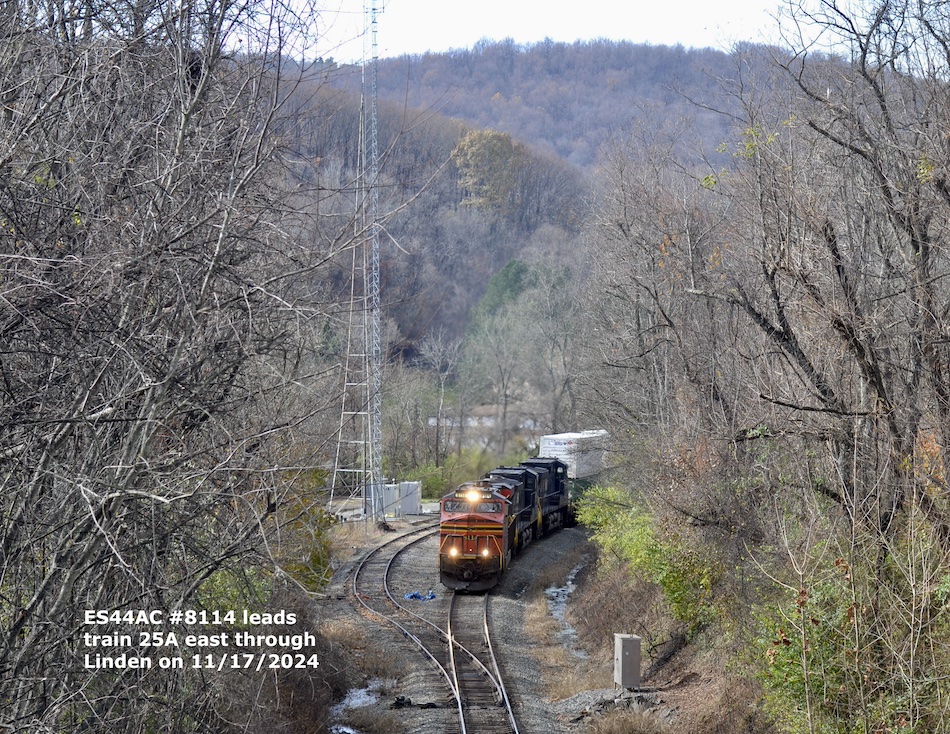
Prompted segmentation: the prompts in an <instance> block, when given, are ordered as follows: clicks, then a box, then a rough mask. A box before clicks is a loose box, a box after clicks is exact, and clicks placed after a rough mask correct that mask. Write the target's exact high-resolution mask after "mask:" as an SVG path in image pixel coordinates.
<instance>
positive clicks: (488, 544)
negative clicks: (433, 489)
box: [439, 480, 516, 591]
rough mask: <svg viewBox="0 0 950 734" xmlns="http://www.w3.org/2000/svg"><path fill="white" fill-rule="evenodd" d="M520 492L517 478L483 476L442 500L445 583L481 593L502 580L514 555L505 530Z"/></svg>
mask: <svg viewBox="0 0 950 734" xmlns="http://www.w3.org/2000/svg"><path fill="white" fill-rule="evenodd" d="M515 490H516V487H515V483H514V482H506V481H488V480H482V481H479V482H469V483H466V484H463V485H461V486H460V487H459V488H458V489H457V490H455V491H454V492H452V493H450V494H447V495H446V496H445V497H443V498H442V501H441V505H442V507H441V525H440V532H439V577H440V581H441V582H442V584H443V585H444V586H446V587H448V588H450V589H459V590H461V589H465V590H468V591H481V590H485V589H490V588H491V587H493V586H495V585H496V584H497V583H498V580H499V579H500V578H501V574H502V572H503V571H504V570H505V568H506V567H507V565H508V561H509V560H510V558H511V555H510V552H509V543H508V539H507V532H506V530H507V526H508V522H507V517H508V514H509V513H508V509H509V507H510V505H511V500H510V497H511V496H512V494H513V493H514V492H515ZM506 494H507V495H508V496H507V497H506V496H505V495H506Z"/></svg>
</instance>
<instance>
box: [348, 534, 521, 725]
mask: <svg viewBox="0 0 950 734" xmlns="http://www.w3.org/2000/svg"><path fill="white" fill-rule="evenodd" d="M437 533H438V527H437V526H426V527H423V528H419V529H418V530H415V531H411V532H409V533H407V534H405V535H402V536H399V537H397V538H393V539H392V540H390V541H388V542H386V543H384V544H383V545H381V546H379V547H378V548H376V549H375V550H374V551H372V552H371V553H369V554H368V555H367V556H366V558H364V559H363V561H362V562H361V563H360V564H359V565H358V566H357V568H356V570H355V572H354V574H353V595H354V597H355V598H356V600H357V601H358V602H359V603H360V604H361V605H362V606H363V607H364V608H365V609H366V610H368V611H369V612H370V613H371V614H372V615H373V616H375V617H376V618H378V619H380V620H381V621H383V622H385V623H387V624H389V625H391V626H393V627H395V628H396V629H397V630H399V632H400V633H402V635H403V636H404V637H405V638H407V639H408V640H410V641H411V642H412V643H413V644H415V645H416V646H417V647H418V648H419V650H420V651H421V652H422V654H423V655H424V656H425V657H426V658H427V659H428V660H429V662H430V664H431V669H432V671H433V672H434V675H433V676H432V679H431V680H430V681H427V685H429V686H431V687H432V688H433V689H435V688H441V690H446V689H447V691H448V693H447V696H445V697H444V698H443V699H440V708H444V709H454V712H455V715H454V718H453V719H452V720H449V721H446V722H445V726H446V731H457V732H459V734H476V732H477V733H478V734H483V733H484V734H496V733H497V734H502V733H503V734H518V727H517V724H516V721H515V717H514V714H513V712H512V709H511V704H510V702H509V699H508V694H507V691H506V690H505V687H504V683H503V681H502V678H501V674H500V671H499V668H498V664H497V662H496V660H495V656H494V651H493V650H492V646H491V637H490V628H489V621H488V609H489V595H488V594H487V593H486V594H484V595H480V596H468V595H464V594H444V595H440V596H439V597H438V599H437V601H436V603H434V604H429V605H426V608H425V614H420V613H418V612H417V611H416V610H415V609H413V608H410V606H409V605H407V604H406V603H405V599H403V597H402V596H401V594H399V593H397V592H396V591H395V590H394V588H393V585H392V583H391V579H392V576H393V573H394V570H395V569H396V568H397V567H398V564H399V559H400V557H402V556H404V555H405V554H407V553H409V552H411V551H412V549H414V548H415V547H416V546H418V545H420V544H422V543H424V542H425V541H426V540H428V539H429V538H431V537H432V536H434V535H436V534H437ZM446 600H447V601H446Z"/></svg>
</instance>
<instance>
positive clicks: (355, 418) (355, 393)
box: [330, 0, 384, 521]
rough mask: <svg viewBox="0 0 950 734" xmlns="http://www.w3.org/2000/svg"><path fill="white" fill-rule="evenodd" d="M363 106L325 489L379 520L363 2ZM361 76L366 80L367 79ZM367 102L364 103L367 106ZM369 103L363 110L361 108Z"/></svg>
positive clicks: (373, 134)
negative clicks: (335, 423) (336, 410)
mask: <svg viewBox="0 0 950 734" xmlns="http://www.w3.org/2000/svg"><path fill="white" fill-rule="evenodd" d="M363 11H364V17H365V24H366V27H365V29H364V34H363V65H362V105H361V109H360V153H359V169H360V170H359V177H358V181H359V184H358V196H357V203H356V205H357V216H356V222H355V226H356V236H357V237H358V238H360V239H361V240H362V242H361V243H360V245H359V246H357V247H354V248H353V253H352V254H353V262H352V267H351V270H350V312H349V323H348V327H347V340H346V341H347V345H346V355H345V363H344V365H343V406H342V410H341V411H340V427H339V433H338V436H337V448H336V458H335V460H334V465H333V479H332V483H331V488H330V506H331V509H332V508H333V502H334V495H336V493H337V492H338V490H339V491H340V494H342V495H344V496H345V497H347V498H348V502H347V504H346V505H344V506H342V510H343V511H344V512H352V511H353V510H352V505H353V503H354V501H355V500H357V499H359V500H361V501H362V516H363V519H365V520H373V521H379V520H382V519H383V487H384V485H383V461H382V441H383V429H382V425H383V421H382V337H381V327H380V324H381V319H380V305H379V300H380V299H379V231H380V226H379V186H378V178H379V131H378V126H377V106H376V98H377V61H378V58H379V57H378V52H377V38H376V29H377V14H378V13H377V8H376V0H363ZM367 75H368V78H367ZM367 102H368V104H367ZM367 107H368V109H367Z"/></svg>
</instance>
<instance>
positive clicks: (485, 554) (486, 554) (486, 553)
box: [482, 548, 488, 558]
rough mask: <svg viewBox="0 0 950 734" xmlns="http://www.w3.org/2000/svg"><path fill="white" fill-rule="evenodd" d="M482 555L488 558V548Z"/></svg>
mask: <svg viewBox="0 0 950 734" xmlns="http://www.w3.org/2000/svg"><path fill="white" fill-rule="evenodd" d="M482 555H483V556H485V558H488V548H486V549H485V550H483V551H482Z"/></svg>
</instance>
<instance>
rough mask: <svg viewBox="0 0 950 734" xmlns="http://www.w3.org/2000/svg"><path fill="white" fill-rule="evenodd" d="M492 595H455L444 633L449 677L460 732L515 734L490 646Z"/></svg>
mask: <svg viewBox="0 0 950 734" xmlns="http://www.w3.org/2000/svg"><path fill="white" fill-rule="evenodd" d="M490 598H491V595H490V593H489V592H485V593H484V594H482V595H480V596H469V595H467V594H458V593H454V594H453V595H452V599H451V603H450V604H449V613H448V627H447V632H448V635H449V638H450V639H451V640H452V645H451V646H450V648H449V650H450V658H451V664H452V677H453V679H454V680H455V686H456V690H457V691H458V693H459V697H460V698H461V702H462V710H461V719H462V721H461V731H462V732H463V734H464V733H465V732H473V733H474V732H478V734H482V733H483V732H484V733H486V734H518V725H517V722H516V721H515V715H514V712H513V711H512V709H511V702H510V701H509V700H508V692H507V691H506V690H505V684H504V681H503V680H502V676H501V671H500V670H499V668H498V661H497V660H496V659H495V651H494V649H493V648H492V643H491V629H490V627H489V624H488V605H489V600H490Z"/></svg>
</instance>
